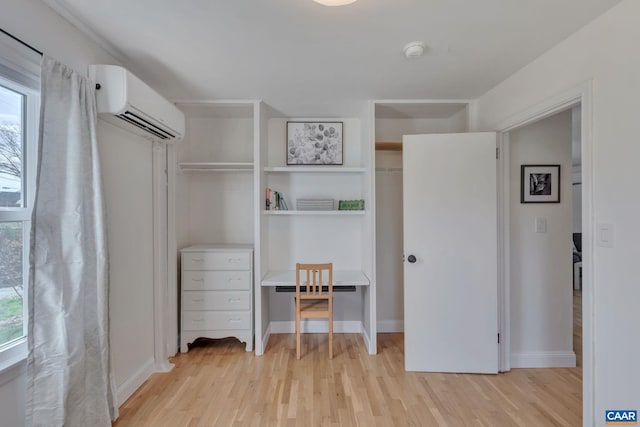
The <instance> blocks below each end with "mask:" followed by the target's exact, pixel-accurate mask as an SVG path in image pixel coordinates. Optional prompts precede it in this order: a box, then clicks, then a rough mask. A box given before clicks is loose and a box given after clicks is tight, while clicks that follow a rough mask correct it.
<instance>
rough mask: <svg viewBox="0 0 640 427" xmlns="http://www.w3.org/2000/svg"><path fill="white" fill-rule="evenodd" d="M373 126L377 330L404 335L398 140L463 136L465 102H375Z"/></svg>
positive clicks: (401, 172) (399, 143)
mask: <svg viewBox="0 0 640 427" xmlns="http://www.w3.org/2000/svg"><path fill="white" fill-rule="evenodd" d="M374 122H375V123H374V124H375V133H374V140H375V141H376V151H375V218H376V219H375V233H376V240H377V242H378V244H377V247H376V259H375V263H376V301H377V304H376V317H377V331H378V333H393V332H404V293H403V287H404V273H403V269H404V265H403V261H402V255H403V254H402V251H403V249H402V248H403V237H402V233H403V222H402V218H403V206H402V180H403V170H402V153H403V152H402V137H403V135H411V134H433V133H465V132H467V131H468V102H467V101H429V100H401V101H385V102H376V103H375V104H374Z"/></svg>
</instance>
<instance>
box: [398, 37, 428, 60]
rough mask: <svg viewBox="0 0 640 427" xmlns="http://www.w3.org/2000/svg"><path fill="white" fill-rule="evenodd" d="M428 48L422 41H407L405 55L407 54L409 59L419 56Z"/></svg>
mask: <svg viewBox="0 0 640 427" xmlns="http://www.w3.org/2000/svg"><path fill="white" fill-rule="evenodd" d="M426 48H427V46H426V45H425V44H424V43H423V42H421V41H415V42H411V43H407V44H406V45H405V46H404V49H403V50H404V56H406V57H407V58H409V59H412V58H419V57H421V56H422V55H423V54H424V51H425V49H426Z"/></svg>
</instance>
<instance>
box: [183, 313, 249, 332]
mask: <svg viewBox="0 0 640 427" xmlns="http://www.w3.org/2000/svg"><path fill="white" fill-rule="evenodd" d="M250 327H251V312H250V311H235V312H234V311H185V312H183V314H182V329H184V330H185V331H206V330H234V329H249V328H250Z"/></svg>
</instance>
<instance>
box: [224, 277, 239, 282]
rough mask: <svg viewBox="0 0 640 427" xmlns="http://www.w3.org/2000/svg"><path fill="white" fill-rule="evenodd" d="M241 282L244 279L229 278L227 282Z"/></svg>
mask: <svg viewBox="0 0 640 427" xmlns="http://www.w3.org/2000/svg"><path fill="white" fill-rule="evenodd" d="M239 280H242V278H241V277H229V278H228V279H227V282H237V281H239Z"/></svg>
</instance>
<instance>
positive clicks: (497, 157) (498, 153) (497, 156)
mask: <svg viewBox="0 0 640 427" xmlns="http://www.w3.org/2000/svg"><path fill="white" fill-rule="evenodd" d="M499 158H500V149H499V148H496V159H499Z"/></svg>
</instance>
